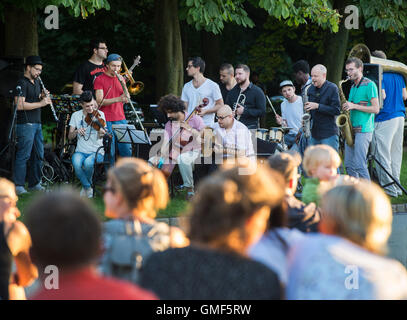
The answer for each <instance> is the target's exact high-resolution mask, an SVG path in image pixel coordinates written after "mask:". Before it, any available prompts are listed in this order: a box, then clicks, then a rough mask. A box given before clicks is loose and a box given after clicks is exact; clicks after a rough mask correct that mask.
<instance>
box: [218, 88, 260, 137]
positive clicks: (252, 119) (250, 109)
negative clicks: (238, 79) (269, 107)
mask: <svg viewBox="0 0 407 320" xmlns="http://www.w3.org/2000/svg"><path fill="white" fill-rule="evenodd" d="M242 93H243V94H244V95H245V97H246V100H245V103H244V111H243V114H242V115H241V117H240V122H242V123H243V124H244V125H246V127H248V128H249V129H256V128H258V120H259V118H260V117H261V116H263V115H264V114H265V113H266V96H265V95H264V92H263V91H262V90H261V89H260V88H259V87H258V86H256V85H255V84H253V83H250V85H249V86H248V87H247V89H246V90H245V91H243V92H242ZM239 94H240V86H239V85H238V84H237V85H235V86H234V87H233V89H232V90H230V91H229V94H228V96H227V98H226V104H227V105H229V106H230V107H231V108H232V109H233V105H234V104H235V102H236V101H237V98H238V97H239Z"/></svg>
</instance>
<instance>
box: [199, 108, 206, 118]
mask: <svg viewBox="0 0 407 320" xmlns="http://www.w3.org/2000/svg"><path fill="white" fill-rule="evenodd" d="M198 110H199V111H198V116H201V117H202V116H204V115H205V114H207V113H208V111H207V110H205V109H203V108H199V109H198Z"/></svg>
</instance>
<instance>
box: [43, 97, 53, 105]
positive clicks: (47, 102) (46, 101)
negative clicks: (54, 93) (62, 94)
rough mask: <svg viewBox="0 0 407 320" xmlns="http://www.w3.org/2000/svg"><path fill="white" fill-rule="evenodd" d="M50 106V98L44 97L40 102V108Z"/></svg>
mask: <svg viewBox="0 0 407 320" xmlns="http://www.w3.org/2000/svg"><path fill="white" fill-rule="evenodd" d="M49 104H51V98H50V97H44V98H42V100H41V106H42V107H45V106H47V105H49Z"/></svg>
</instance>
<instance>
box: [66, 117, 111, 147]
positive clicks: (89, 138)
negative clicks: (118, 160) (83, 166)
mask: <svg viewBox="0 0 407 320" xmlns="http://www.w3.org/2000/svg"><path fill="white" fill-rule="evenodd" d="M99 114H100V115H101V117H102V119H103V120H105V121H106V118H105V114H104V113H103V112H102V111H100V110H99ZM69 125H70V126H71V127H74V128H76V129H80V128H85V129H86V132H85V135H84V136H81V135H79V134H78V135H77V138H78V142H77V144H76V149H75V152H82V153H86V154H90V153H93V152H96V150H97V149H98V148H99V147H101V146H103V139H102V138H99V135H98V132H97V131H96V130H95V129H93V128H92V127H91V126H89V125H88V124H87V123H86V121H85V115H84V114H83V110H79V111H76V112H74V113H73V114H72V117H71V121H69ZM99 153H100V154H102V155H103V154H105V151H104V150H103V148H102V149H100V150H99Z"/></svg>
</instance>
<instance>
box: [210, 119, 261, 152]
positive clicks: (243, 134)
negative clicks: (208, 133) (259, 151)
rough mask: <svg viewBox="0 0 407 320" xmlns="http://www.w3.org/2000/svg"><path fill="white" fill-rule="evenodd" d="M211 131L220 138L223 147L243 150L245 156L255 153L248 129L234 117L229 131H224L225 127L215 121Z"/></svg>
mask: <svg viewBox="0 0 407 320" xmlns="http://www.w3.org/2000/svg"><path fill="white" fill-rule="evenodd" d="M213 131H214V134H215V136H216V137H217V138H218V139H219V138H220V139H221V141H222V146H223V147H224V148H231V149H237V150H245V155H246V156H247V157H253V156H254V155H255V153H254V149H253V142H252V136H251V134H250V131H249V129H247V127H246V126H245V125H244V124H243V123H241V122H240V121H237V120H236V119H234V120H233V126H232V128H230V129H229V131H226V129H225V128H221V127H220V126H219V123H218V122H216V123H215V124H214V126H213Z"/></svg>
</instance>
